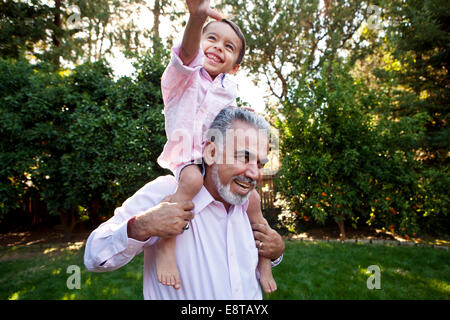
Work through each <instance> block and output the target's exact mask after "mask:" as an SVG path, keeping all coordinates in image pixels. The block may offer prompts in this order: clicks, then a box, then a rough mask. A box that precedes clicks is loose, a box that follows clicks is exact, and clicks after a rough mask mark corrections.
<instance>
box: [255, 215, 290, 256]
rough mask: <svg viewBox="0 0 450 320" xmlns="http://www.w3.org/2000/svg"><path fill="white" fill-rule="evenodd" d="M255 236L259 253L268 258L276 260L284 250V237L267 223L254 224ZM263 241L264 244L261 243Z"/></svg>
mask: <svg viewBox="0 0 450 320" xmlns="http://www.w3.org/2000/svg"><path fill="white" fill-rule="evenodd" d="M252 229H253V236H254V237H255V244H256V247H257V248H259V249H258V253H259V254H260V255H261V256H263V257H266V258H269V259H271V260H275V259H277V258H279V257H280V256H281V254H282V253H283V252H284V248H285V247H284V241H283V238H281V236H280V235H279V234H278V232H276V231H275V230H273V229H272V228H270V227H269V225H268V224H267V225H266V224H252ZM261 243H262V245H261Z"/></svg>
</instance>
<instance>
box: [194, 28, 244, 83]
mask: <svg viewBox="0 0 450 320" xmlns="http://www.w3.org/2000/svg"><path fill="white" fill-rule="evenodd" d="M241 47H242V44H241V40H240V39H239V37H238V35H237V34H236V32H234V30H233V29H232V28H231V27H230V26H229V25H228V24H226V23H224V22H214V23H211V24H210V25H208V27H207V28H206V30H205V31H204V32H203V34H202V48H203V52H204V54H205V62H204V63H203V67H204V68H205V69H206V71H208V73H209V74H210V75H211V77H213V78H214V77H216V76H217V75H219V74H220V73H235V72H236V71H237V69H238V68H239V65H237V64H236V61H237V58H238V57H239V52H240V50H241Z"/></svg>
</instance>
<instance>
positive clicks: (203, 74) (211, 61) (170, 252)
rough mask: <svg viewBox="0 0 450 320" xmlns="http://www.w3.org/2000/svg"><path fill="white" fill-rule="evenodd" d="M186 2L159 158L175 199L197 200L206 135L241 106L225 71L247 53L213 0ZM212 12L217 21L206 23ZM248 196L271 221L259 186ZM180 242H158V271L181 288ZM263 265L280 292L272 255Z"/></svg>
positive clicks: (167, 83)
mask: <svg viewBox="0 0 450 320" xmlns="http://www.w3.org/2000/svg"><path fill="white" fill-rule="evenodd" d="M186 3H187V5H188V8H189V14H190V16H189V21H188V23H187V25H186V29H185V31H184V35H183V40H182V43H181V46H179V47H175V48H174V49H173V55H172V59H171V62H170V64H169V66H168V67H167V69H166V70H165V71H164V74H163V76H162V80H161V90H162V93H163V99H164V105H165V107H164V114H165V125H166V134H167V143H166V145H165V146H164V150H163V152H162V154H161V155H160V156H159V158H158V163H159V164H160V166H162V167H164V168H168V169H171V170H172V172H174V174H175V177H176V179H177V180H178V187H177V190H176V192H175V193H174V194H173V195H172V197H171V200H170V201H171V202H178V201H184V200H192V199H193V198H194V197H195V195H196V194H197V193H198V192H199V191H200V189H201V188H202V186H203V175H202V172H201V170H200V168H199V166H198V165H197V164H196V163H194V161H195V160H197V159H202V146H203V141H204V135H205V133H206V131H207V130H208V128H209V126H210V124H211V123H212V121H213V119H214V118H215V116H216V115H217V114H218V113H219V111H220V110H221V109H223V108H225V107H236V97H237V87H236V84H235V83H233V82H232V81H231V80H229V79H228V78H226V77H225V74H227V73H229V74H235V73H236V72H237V71H238V69H239V64H240V63H241V61H242V58H243V55H244V52H245V38H244V36H243V34H242V32H241V31H240V29H239V27H237V26H236V25H235V24H234V23H233V22H231V21H228V20H225V19H222V18H221V16H220V14H219V13H217V12H216V11H214V10H212V9H210V6H209V0H186ZM208 16H210V17H212V18H214V19H216V20H218V21H213V22H211V23H209V24H207V25H206V26H205V27H204V28H203V25H204V23H205V22H206V19H207V18H208ZM249 201H250V202H249V207H248V210H247V214H248V217H249V220H250V222H251V223H258V224H266V223H267V222H266V221H265V219H264V218H263V216H262V212H261V207H260V198H259V195H258V193H257V192H256V191H255V190H253V191H252V193H251V195H250V197H249ZM175 243H176V240H175V238H169V239H160V240H159V241H158V243H157V245H156V248H157V250H156V251H157V252H156V270H157V271H156V272H157V278H158V281H159V282H160V283H162V284H164V285H169V286H173V287H174V288H175V289H179V288H180V287H181V281H180V276H179V273H178V268H177V265H176V259H175ZM258 269H259V271H260V282H261V285H262V286H263V289H264V291H265V292H267V293H270V292H273V291H275V290H276V283H275V281H274V279H273V276H272V270H271V263H270V260H269V259H267V258H263V257H259V262H258Z"/></svg>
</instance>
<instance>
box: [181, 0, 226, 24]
mask: <svg viewBox="0 0 450 320" xmlns="http://www.w3.org/2000/svg"><path fill="white" fill-rule="evenodd" d="M186 4H187V6H188V9H189V14H190V15H191V16H194V17H198V18H200V19H205V20H206V18H207V17H211V18H213V19H216V20H222V16H221V14H220V13H219V12H217V11H216V10H213V9H211V7H210V1H209V0H186Z"/></svg>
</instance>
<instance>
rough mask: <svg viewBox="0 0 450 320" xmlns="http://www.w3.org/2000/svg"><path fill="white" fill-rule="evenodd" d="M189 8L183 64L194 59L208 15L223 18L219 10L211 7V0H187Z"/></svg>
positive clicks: (182, 57)
mask: <svg viewBox="0 0 450 320" xmlns="http://www.w3.org/2000/svg"><path fill="white" fill-rule="evenodd" d="M186 4H187V6H188V9H189V20H188V23H187V25H186V29H185V30H184V35H183V42H182V43H181V50H180V58H181V61H183V64H185V65H188V64H190V63H191V62H192V60H194V58H195V56H196V54H197V51H198V49H199V47H200V40H201V37H202V29H203V25H204V24H205V21H206V19H207V18H208V17H211V18H213V19H216V20H222V16H221V15H220V13H218V12H217V11H215V10H213V9H211V8H210V1H209V0H186Z"/></svg>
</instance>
